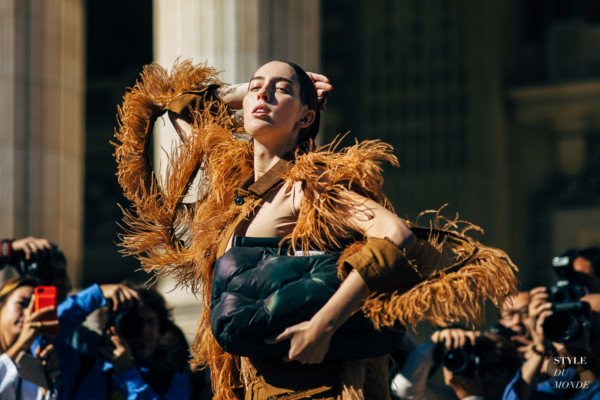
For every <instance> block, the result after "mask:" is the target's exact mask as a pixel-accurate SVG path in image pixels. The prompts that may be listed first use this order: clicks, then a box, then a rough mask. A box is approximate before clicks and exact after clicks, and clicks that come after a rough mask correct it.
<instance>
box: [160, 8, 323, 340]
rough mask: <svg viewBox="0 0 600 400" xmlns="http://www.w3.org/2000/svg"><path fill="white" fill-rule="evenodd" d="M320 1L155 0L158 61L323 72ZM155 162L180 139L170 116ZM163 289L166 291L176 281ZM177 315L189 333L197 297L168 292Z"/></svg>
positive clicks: (239, 77) (228, 72) (236, 70)
mask: <svg viewBox="0 0 600 400" xmlns="http://www.w3.org/2000/svg"><path fill="white" fill-rule="evenodd" d="M319 26H320V1H319V0H306V1H295V0H154V27H155V29H154V54H155V62H157V63H159V64H161V65H162V66H164V67H167V68H169V67H170V66H171V65H173V62H174V61H175V60H176V59H177V58H178V57H181V58H191V59H193V60H194V62H196V63H204V62H206V63H207V64H208V65H210V66H212V67H215V68H217V69H218V70H221V71H223V72H222V74H221V79H222V80H223V81H225V82H231V83H239V82H246V81H248V80H249V79H250V77H251V75H252V73H253V72H254V71H255V70H256V69H257V68H258V67H259V66H260V65H261V64H263V63H265V62H266V61H269V60H272V59H284V60H290V61H294V62H296V63H297V64H299V65H302V66H303V67H305V68H306V69H308V70H312V71H318V70H319V52H320V47H319V46H320V45H319V39H320V27H319ZM154 137H155V139H154V148H155V154H154V159H155V165H159V166H160V169H161V170H164V167H165V164H166V158H165V152H164V151H163V150H162V149H165V150H169V149H171V148H172V146H173V143H174V141H175V143H176V141H177V136H176V134H175V132H174V130H173V129H172V128H171V127H170V123H169V122H168V118H164V124H163V123H160V121H159V123H157V126H156V128H155V136H154ZM159 287H160V288H161V289H162V290H163V291H164V292H168V291H169V290H170V289H171V288H172V287H173V282H168V281H163V282H161V283H160V285H159ZM166 295H167V300H168V302H169V303H170V304H171V305H172V306H174V307H175V317H176V319H177V322H178V324H179V325H180V326H181V327H182V328H183V330H184V332H185V333H186V334H187V335H188V336H191V335H192V334H193V329H194V325H195V322H196V320H197V316H198V313H199V309H200V307H201V305H200V304H199V301H200V300H199V299H197V298H195V297H193V296H191V295H187V296H186V295H185V294H184V293H183V292H179V291H174V292H168V293H166Z"/></svg>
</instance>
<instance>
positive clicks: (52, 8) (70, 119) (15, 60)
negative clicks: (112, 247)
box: [0, 0, 84, 284]
mask: <svg viewBox="0 0 600 400" xmlns="http://www.w3.org/2000/svg"><path fill="white" fill-rule="evenodd" d="M83 24H84V17H83V1H82V0H0V59H2V62H1V63H0V115H1V117H0V173H1V180H0V236H1V237H22V236H25V235H35V236H41V237H46V238H48V239H50V240H51V241H53V242H56V243H57V244H58V245H59V246H60V247H61V248H62V249H63V251H64V252H65V254H66V256H67V258H68V260H69V268H70V271H69V274H70V276H71V279H72V280H73V282H74V283H75V284H77V283H78V282H79V276H80V269H81V258H82V256H81V252H82V201H83V187H82V177H83V156H84V147H83V145H84V136H83V135H84V129H83V126H84V114H83V113H84V103H83V102H84V48H83V46H84V29H83Z"/></svg>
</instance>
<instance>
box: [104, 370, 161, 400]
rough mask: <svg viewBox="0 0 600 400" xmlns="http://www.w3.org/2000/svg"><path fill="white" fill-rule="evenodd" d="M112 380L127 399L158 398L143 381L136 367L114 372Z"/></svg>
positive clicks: (151, 399)
mask: <svg viewBox="0 0 600 400" xmlns="http://www.w3.org/2000/svg"><path fill="white" fill-rule="evenodd" d="M113 382H114V384H115V387H116V388H117V389H119V391H120V392H121V393H123V395H124V396H125V398H126V399H127V400H158V395H157V394H156V393H154V391H153V390H152V388H151V387H150V386H149V385H148V384H147V383H146V382H144V380H143V379H142V375H140V371H138V369H137V368H131V369H128V370H127V371H123V372H120V373H118V374H115V375H114V376H113Z"/></svg>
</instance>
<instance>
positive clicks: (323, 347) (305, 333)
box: [266, 319, 334, 364]
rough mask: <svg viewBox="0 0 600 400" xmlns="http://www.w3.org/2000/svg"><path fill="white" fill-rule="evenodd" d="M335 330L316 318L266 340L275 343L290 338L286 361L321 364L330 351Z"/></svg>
mask: <svg viewBox="0 0 600 400" xmlns="http://www.w3.org/2000/svg"><path fill="white" fill-rule="evenodd" d="M333 333H334V330H333V329H327V328H326V327H324V326H322V325H321V324H318V323H317V322H316V321H315V320H314V319H312V320H310V321H305V322H301V323H299V324H297V325H293V326H290V327H289V328H287V329H286V330H285V331H283V332H282V333H280V334H279V335H278V336H276V337H275V338H273V339H267V340H266V342H267V343H270V344H275V343H279V342H282V341H284V340H288V339H289V340H290V350H289V352H288V355H287V356H286V357H284V360H285V361H298V362H300V363H301V364H319V363H322V362H323V360H324V359H325V355H326V354H327V352H328V351H329V346H330V344H331V337H332V336H333Z"/></svg>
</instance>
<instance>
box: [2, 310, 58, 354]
mask: <svg viewBox="0 0 600 400" xmlns="http://www.w3.org/2000/svg"><path fill="white" fill-rule="evenodd" d="M33 303H34V302H33V300H32V301H30V302H29V306H28V307H27V309H26V310H25V312H24V314H23V326H22V327H21V332H20V333H19V336H18V337H17V340H16V341H15V343H13V345H12V346H10V348H9V349H8V350H7V351H6V352H7V353H8V356H9V357H10V358H12V359H13V360H14V359H15V358H16V357H17V355H18V354H19V353H20V352H21V351H26V350H28V349H29V348H30V347H31V345H32V344H33V342H34V340H35V338H36V337H37V336H38V335H40V334H46V335H53V334H55V333H56V332H57V330H58V320H56V319H54V320H48V317H49V316H51V315H53V314H54V311H55V308H54V307H46V308H42V309H40V310H38V311H33Z"/></svg>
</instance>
